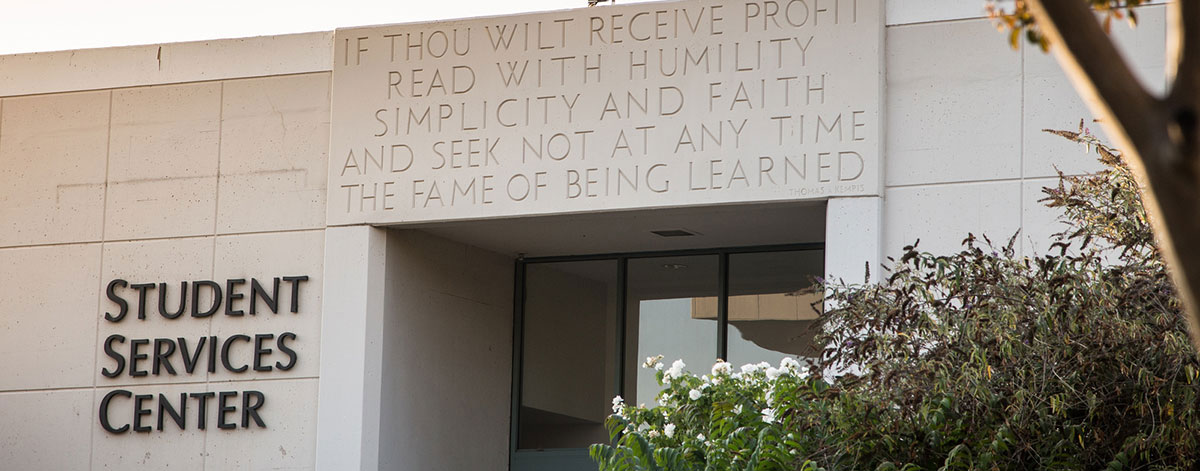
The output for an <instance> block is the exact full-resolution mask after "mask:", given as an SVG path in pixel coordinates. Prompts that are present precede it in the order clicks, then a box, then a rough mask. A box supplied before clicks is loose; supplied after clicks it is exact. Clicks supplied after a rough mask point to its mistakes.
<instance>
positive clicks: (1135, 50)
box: [1022, 5, 1167, 178]
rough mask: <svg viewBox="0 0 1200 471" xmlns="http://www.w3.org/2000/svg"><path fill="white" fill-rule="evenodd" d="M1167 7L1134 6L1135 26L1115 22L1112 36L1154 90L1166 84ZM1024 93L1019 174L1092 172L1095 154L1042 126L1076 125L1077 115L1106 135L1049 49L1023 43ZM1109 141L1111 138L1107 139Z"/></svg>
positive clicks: (1095, 166) (1074, 127) (1072, 127)
mask: <svg viewBox="0 0 1200 471" xmlns="http://www.w3.org/2000/svg"><path fill="white" fill-rule="evenodd" d="M1166 9H1167V7H1166V6H1164V5H1156V6H1150V7H1143V8H1140V9H1138V11H1139V13H1140V14H1141V16H1140V17H1139V24H1138V26H1137V28H1130V27H1129V25H1127V24H1124V23H1114V24H1113V27H1112V32H1113V34H1112V36H1113V37H1115V38H1116V42H1117V46H1118V48H1119V49H1120V50H1121V52H1122V53H1123V54H1124V55H1125V57H1126V60H1128V61H1130V63H1131V65H1132V68H1133V70H1134V72H1135V74H1136V75H1137V76H1138V78H1139V79H1141V81H1142V83H1143V84H1144V85H1145V86H1146V87H1147V88H1148V89H1150V90H1151V91H1152V92H1155V93H1162V92H1163V91H1164V89H1165V88H1166V75H1165V72H1164V70H1165V68H1166ZM1023 53H1024V56H1025V93H1024V109H1025V118H1024V119H1025V122H1024V124H1023V126H1022V127H1023V131H1024V136H1023V141H1024V144H1023V148H1024V154H1025V155H1024V167H1025V168H1024V176H1025V177H1026V178H1031V177H1049V176H1054V175H1056V174H1057V173H1056V170H1055V169H1058V170H1062V171H1063V172H1066V173H1068V174H1079V173H1083V172H1091V171H1095V170H1097V169H1099V168H1100V167H1101V166H1100V164H1099V163H1098V162H1096V159H1095V156H1094V155H1093V156H1089V155H1086V154H1083V152H1081V151H1079V150H1078V149H1080V147H1079V146H1077V145H1075V144H1072V143H1071V142H1070V141H1067V140H1065V139H1063V138H1061V137H1058V136H1054V135H1050V134H1047V133H1044V132H1042V129H1047V128H1048V129H1066V130H1069V131H1075V130H1077V129H1078V128H1079V121H1080V120H1081V119H1082V120H1084V121H1085V122H1084V125H1085V126H1086V127H1087V128H1088V129H1090V130H1091V132H1092V133H1093V134H1096V135H1097V136H1100V137H1101V139H1104V140H1106V141H1107V140H1108V138H1107V137H1105V136H1106V135H1105V133H1104V131H1103V130H1102V129H1101V126H1100V124H1099V123H1095V122H1093V120H1094V119H1095V117H1096V116H1095V115H1093V114H1092V112H1091V111H1090V110H1088V107H1087V106H1086V105H1085V104H1084V102H1083V100H1082V99H1081V98H1079V94H1078V93H1077V92H1076V91H1075V88H1074V87H1073V86H1072V85H1071V82H1070V80H1068V79H1067V76H1066V74H1064V73H1063V71H1062V68H1061V67H1060V66H1059V65H1058V62H1057V61H1056V60H1055V59H1054V57H1053V56H1052V55H1049V54H1043V53H1042V51H1041V50H1038V49H1037V48H1025V51H1024V52H1023ZM1108 142H1110V143H1111V141H1108Z"/></svg>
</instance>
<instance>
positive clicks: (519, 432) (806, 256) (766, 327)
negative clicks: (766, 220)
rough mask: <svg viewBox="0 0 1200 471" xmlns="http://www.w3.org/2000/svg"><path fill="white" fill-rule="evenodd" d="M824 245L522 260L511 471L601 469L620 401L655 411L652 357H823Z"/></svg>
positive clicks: (698, 364) (740, 360)
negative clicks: (819, 342) (590, 449)
mask: <svg viewBox="0 0 1200 471" xmlns="http://www.w3.org/2000/svg"><path fill="white" fill-rule="evenodd" d="M823 273H824V244H823V243H806V244H790V245H768V246H754V247H736V248H715V249H690V250H677V251H657V252H640V253H621V254H605V255H585V256H567V257H537V258H524V259H519V260H518V261H517V263H516V272H515V285H516V288H515V292H514V313H515V315H514V320H515V322H514V330H513V334H514V335H513V338H514V345H513V383H512V384H513V390H512V395H513V399H512V410H511V414H512V416H511V417H512V424H511V431H510V468H511V469H512V470H513V471H542V470H554V471H577V470H578V471H584V470H593V469H595V464H594V463H593V462H592V461H591V460H590V458H589V457H588V455H587V446H588V445H590V444H593V443H601V442H606V441H608V439H609V437H608V432H607V430H606V429H605V427H604V419H605V418H606V417H607V416H608V415H609V414H610V413H611V409H610V404H611V402H610V401H611V399H612V398H613V397H614V396H618V395H619V396H622V397H623V398H625V400H626V401H628V402H630V403H634V404H647V405H653V404H654V402H655V397H656V396H657V393H658V391H659V387H658V384H657V382H656V380H655V375H654V371H653V370H650V369H645V368H641V367H640V365H641V364H642V363H643V362H644V361H645V360H646V358H647V357H653V356H657V355H663V361H664V362H666V363H667V364H670V363H672V362H674V361H675V360H677V359H678V360H682V361H683V362H684V363H686V365H687V367H686V368H685V369H686V370H689V371H695V372H701V371H707V370H708V369H709V367H710V366H711V365H712V363H713V362H714V361H716V360H717V359H726V360H728V361H730V362H732V363H734V364H735V365H740V364H745V363H758V362H762V361H767V362H771V363H778V362H779V360H780V359H782V358H783V357H785V356H792V357H805V356H813V355H816V354H817V353H818V351H817V349H816V346H815V345H813V342H812V338H813V336H814V334H815V332H814V325H815V320H816V319H817V317H818V316H819V315H820V312H821V300H822V292H821V290H820V289H819V287H818V285H817V278H818V277H820V276H822V275H823Z"/></svg>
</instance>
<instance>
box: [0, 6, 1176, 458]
mask: <svg viewBox="0 0 1200 471" xmlns="http://www.w3.org/2000/svg"><path fill="white" fill-rule="evenodd" d="M979 11H980V8H979V5H976V4H975V3H972V2H961V1H958V0H945V1H936V2H931V1H928V0H888V1H886V2H884V1H881V0H821V1H814V0H791V1H782V0H780V1H747V2H723V1H715V0H706V1H700V2H663V3H647V4H635V5H619V6H609V7H598V8H588V9H577V10H566V11H561V12H550V13H538V14H529V15H515V16H511V17H496V18H480V19H469V20H452V21H446V22H435V23H422V24H410V25H387V26H375V27H362V28H347V29H341V30H338V31H335V32H319V33H307V34H297V35H284V36H273V37H259V38H247V39H227V40H216V41H205V42H196V43H177V44H162V45H150V46H132V47H121V48H111V49H96V50H79V51H63V52H49V53H36V54H21V55H11V56H0V182H2V183H3V185H2V186H0V267H3V269H2V270H0V365H2V366H3V368H2V371H3V372H4V374H3V375H0V418H3V420H0V444H2V446H0V462H2V463H4V465H3V466H2V467H4V468H5V469H30V470H40V469H163V468H168V467H169V468H172V469H175V468H182V469H280V468H283V469H312V468H318V469H398V470H504V469H512V470H517V471H519V470H530V469H564V470H569V469H576V467H581V466H580V465H579V463H581V462H583V463H584V465H586V460H585V459H583V458H582V457H581V454H580V452H579V448H580V446H581V444H583V443H588V442H591V441H595V440H596V437H597V436H602V435H597V431H598V430H600V429H599V428H598V427H599V424H600V423H601V422H602V421H603V416H604V413H605V411H606V410H607V409H608V401H609V399H611V398H612V396H614V395H617V394H622V395H624V396H625V397H626V398H627V399H629V400H630V401H634V400H636V401H639V402H648V401H652V400H653V392H654V390H653V384H652V383H653V379H652V378H649V377H647V376H646V375H645V374H644V373H640V372H639V370H638V368H637V365H638V364H639V363H641V360H642V359H643V358H644V357H645V356H647V355H655V354H664V355H667V357H668V361H670V360H672V359H673V358H672V357H680V358H684V359H687V360H688V363H689V364H690V365H697V366H703V365H704V362H708V361H712V360H713V359H715V358H718V357H721V358H727V359H729V360H731V361H733V362H748V361H758V360H763V359H766V360H776V359H778V358H779V357H780V356H781V355H803V354H804V352H805V351H806V350H805V349H806V348H811V345H807V344H806V343H805V341H804V340H803V333H804V332H805V329H806V328H807V327H808V326H809V325H810V321H811V319H812V318H813V317H814V316H815V315H816V312H815V311H814V309H815V310H816V311H819V309H820V307H819V302H817V303H815V304H814V303H813V300H814V299H819V293H816V292H814V291H812V290H811V289H810V288H811V287H812V278H813V277H824V278H828V279H845V280H848V281H852V282H861V281H863V280H868V281H870V280H876V279H878V276H879V273H880V268H879V267H880V266H881V264H884V263H885V262H886V258H887V257H888V256H890V255H894V254H896V253H898V252H899V251H900V249H901V247H903V246H905V245H908V244H911V243H913V242H915V241H916V240H917V239H920V247H921V248H922V249H924V250H929V251H934V252H944V251H951V250H954V249H956V248H957V247H958V245H959V242H960V241H961V240H962V239H963V238H964V237H965V236H966V234H967V233H968V232H972V233H975V234H986V235H988V236H990V237H991V238H992V239H993V240H1007V239H1008V238H1009V237H1010V236H1012V235H1013V234H1014V233H1016V231H1018V230H1020V231H1021V232H1020V233H1019V236H1018V237H1017V239H1016V244H1017V245H1016V246H1017V248H1018V251H1019V253H1023V254H1032V253H1036V252H1037V251H1039V250H1044V249H1046V248H1048V246H1049V242H1048V237H1049V235H1050V234H1052V233H1054V232H1056V231H1057V225H1056V223H1055V220H1054V218H1055V216H1056V214H1055V213H1054V212H1053V211H1051V210H1048V209H1047V208H1044V207H1042V206H1040V205H1039V204H1038V203H1037V200H1038V199H1039V198H1040V195H1041V192H1040V189H1041V188H1042V187H1043V186H1047V185H1052V184H1054V183H1055V182H1056V175H1057V172H1058V171H1060V170H1061V171H1062V172H1065V173H1068V174H1078V173H1082V172H1086V171H1089V170H1092V169H1094V168H1096V165H1097V164H1096V163H1095V162H1094V161H1093V160H1092V157H1090V156H1088V155H1086V154H1084V153H1083V152H1081V151H1080V150H1079V149H1077V148H1076V147H1074V145H1072V144H1070V143H1068V142H1066V141H1063V140H1061V139H1059V138H1056V137H1054V136H1050V135H1047V134H1045V133H1042V132H1041V130H1042V129H1044V128H1060V129H1062V128H1067V129H1070V128H1073V127H1075V126H1077V125H1078V122H1079V120H1080V119H1084V120H1085V122H1087V123H1090V114H1089V113H1088V112H1087V110H1086V108H1085V107H1084V105H1083V104H1082V103H1081V102H1080V100H1079V99H1078V98H1077V97H1076V95H1075V93H1074V91H1073V90H1072V89H1071V87H1070V84H1069V83H1068V81H1067V79H1066V78H1065V76H1064V75H1063V74H1062V73H1061V72H1060V70H1059V68H1058V66H1057V65H1056V64H1055V63H1054V61H1053V59H1052V58H1051V57H1049V56H1047V55H1044V54H1042V53H1041V52H1040V51H1037V50H1029V49H1023V50H1020V51H1014V50H1012V49H1010V48H1009V47H1008V45H1007V43H1006V41H1005V40H1004V37H1002V35H999V34H997V33H996V31H995V28H994V27H993V26H992V24H991V23H990V22H989V20H987V19H986V18H982V17H981V15H980V13H979ZM1140 13H1141V14H1140V25H1139V26H1138V28H1137V29H1135V30H1130V29H1128V28H1125V27H1123V26H1119V27H1116V28H1114V29H1115V31H1114V35H1115V36H1117V38H1118V40H1119V43H1120V44H1121V47H1122V49H1123V51H1124V52H1125V53H1126V54H1127V57H1128V58H1129V60H1130V61H1131V62H1132V63H1133V64H1134V66H1135V69H1136V71H1137V72H1138V74H1139V76H1140V78H1141V79H1142V80H1143V81H1144V82H1145V83H1146V84H1147V85H1148V86H1149V87H1150V88H1152V89H1156V90H1160V91H1161V90H1162V88H1163V87H1164V86H1165V78H1164V75H1163V69H1164V64H1165V52H1164V44H1165V36H1166V13H1165V7H1164V6H1163V5H1150V6H1146V7H1142V8H1141V11H1140ZM1097 132H1099V131H1097ZM865 267H869V268H870V270H869V273H867V272H866V271H865V270H864V268H865ZM813 296H816V298H814V297H813ZM639 386H640V387H639ZM634 398H636V399H634ZM601 439H602V438H601ZM581 460H582V461H581ZM582 468H583V469H586V466H582Z"/></svg>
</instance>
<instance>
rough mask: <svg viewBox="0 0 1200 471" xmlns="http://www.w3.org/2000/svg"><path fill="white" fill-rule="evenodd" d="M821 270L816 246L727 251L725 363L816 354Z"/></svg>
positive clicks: (776, 360)
mask: <svg viewBox="0 0 1200 471" xmlns="http://www.w3.org/2000/svg"><path fill="white" fill-rule="evenodd" d="M823 271H824V253H823V252H822V251H819V250H800V251H792V252H761V253H742V254H732V255H730V256H729V330H728V340H727V343H728V348H729V350H728V351H729V361H730V362H731V363H733V364H734V365H743V364H746V363H757V362H760V361H766V362H768V363H771V364H772V365H778V364H779V360H781V359H783V357H785V356H791V357H797V358H800V357H814V356H816V355H817V354H819V353H820V352H819V351H818V350H817V348H818V346H816V345H814V344H813V337H814V335H815V334H816V332H815V330H814V329H815V327H814V326H815V323H816V320H817V317H818V316H820V314H821V307H822V298H823V296H824V293H822V292H821V291H820V288H819V286H818V285H817V284H816V283H815V281H816V280H815V278H816V277H818V276H821V273H823Z"/></svg>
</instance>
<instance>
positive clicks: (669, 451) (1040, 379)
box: [591, 127, 1200, 471]
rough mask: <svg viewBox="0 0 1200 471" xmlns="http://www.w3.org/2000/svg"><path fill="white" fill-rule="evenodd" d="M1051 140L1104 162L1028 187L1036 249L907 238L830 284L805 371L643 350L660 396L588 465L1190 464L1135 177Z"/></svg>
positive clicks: (1192, 431) (1198, 434) (1192, 413)
mask: <svg viewBox="0 0 1200 471" xmlns="http://www.w3.org/2000/svg"><path fill="white" fill-rule="evenodd" d="M1055 133H1056V134H1059V135H1062V136H1064V137H1067V138H1069V139H1072V140H1075V141H1077V142H1082V143H1086V144H1087V145H1088V146H1089V147H1095V148H1096V149H1097V151H1098V153H1099V154H1100V160H1101V162H1103V163H1104V164H1105V165H1106V169H1105V170H1104V171H1102V172H1099V173H1097V174H1094V175H1089V176H1081V177H1071V176H1062V175H1060V177H1059V180H1060V181H1059V184H1058V186H1057V187H1056V188H1047V189H1045V190H1044V191H1045V193H1046V197H1045V198H1044V199H1043V201H1044V202H1046V203H1047V204H1048V205H1049V206H1051V207H1056V208H1061V209H1062V210H1063V211H1064V213H1065V216H1064V218H1063V222H1065V223H1066V224H1067V230H1066V231H1065V232H1063V233H1061V234H1059V235H1058V236H1056V238H1055V240H1054V241H1052V242H1053V246H1052V247H1051V248H1052V250H1051V254H1048V255H1042V256H1037V257H1020V256H1017V255H1016V253H1015V252H1016V250H1015V248H1014V242H1013V241H1012V240H1010V241H1009V242H1008V243H1007V244H1005V245H1000V246H995V245H994V244H993V243H992V242H990V241H988V240H986V239H984V240H979V239H977V238H976V237H974V236H968V237H967V238H966V240H965V241H964V242H963V249H962V250H961V251H960V252H958V253H956V254H953V255H947V256H935V255H931V254H928V253H922V252H919V251H918V249H917V247H916V246H915V245H914V246H912V247H908V248H906V253H905V254H904V256H903V257H902V258H901V259H900V260H898V261H893V262H894V266H893V267H892V270H891V275H890V278H889V279H888V283H886V284H883V285H879V286H872V285H868V286H845V285H838V286H829V287H828V289H829V290H830V292H831V293H832V294H831V295H830V297H829V298H828V299H827V300H826V306H827V307H834V306H836V309H828V313H827V314H825V316H824V317H823V318H822V323H823V325H822V334H821V338H820V339H819V342H820V343H819V345H827V346H829V347H828V348H826V350H825V351H824V352H823V354H822V355H821V357H820V358H817V359H813V360H810V361H809V362H808V363H809V364H808V365H807V366H806V367H805V366H801V365H800V364H799V363H797V362H794V361H792V362H788V361H786V360H785V363H784V364H782V365H779V366H778V367H776V366H774V365H765V364H764V365H746V366H743V367H741V368H739V369H736V370H735V369H734V367H733V366H732V365H729V364H727V363H723V362H718V363H717V365H715V366H714V367H713V369H712V371H710V372H708V374H705V375H702V376H697V375H694V374H690V373H687V372H684V371H683V367H684V365H683V364H682V362H676V363H675V364H673V365H672V366H671V367H670V368H663V366H662V365H661V363H659V361H658V359H653V358H652V359H648V366H649V367H656V368H659V372H658V377H659V379H660V381H661V383H662V384H663V386H664V388H663V391H662V393H661V394H660V396H659V402H660V403H661V404H662V405H661V406H656V407H645V406H632V405H626V404H624V403H623V402H620V401H618V400H614V408H613V410H614V414H613V415H612V416H611V417H610V418H609V420H608V423H607V425H608V427H609V430H610V432H611V433H612V437H613V442H612V443H611V444H599V445H593V446H592V448H591V454H592V457H593V458H594V459H595V460H596V461H597V462H598V463H599V466H600V469H601V470H602V471H610V470H613V471H615V470H663V471H684V470H695V471H700V470H757V471H769V470H804V471H810V470H811V471H816V470H823V469H824V470H935V469H936V470H943V469H945V470H950V469H964V470H1029V469H1089V470H1090V469H1110V470H1130V469H1137V470H1177V469H1178V470H1183V469H1196V468H1197V467H1198V466H1200V461H1198V458H1197V457H1198V456H1200V411H1198V409H1197V406H1198V403H1197V400H1198V397H1200V396H1198V394H1200V382H1198V381H1197V375H1198V374H1200V363H1198V362H1197V356H1196V354H1195V353H1194V351H1193V350H1192V348H1191V346H1190V344H1189V342H1188V336H1187V332H1186V323H1185V320H1184V318H1183V315H1182V312H1181V307H1180V303H1179V300H1178V299H1177V297H1176V295H1175V293H1174V291H1173V288H1172V285H1171V283H1170V281H1169V280H1168V278H1167V275H1166V272H1165V269H1164V266H1163V263H1162V261H1161V258H1160V256H1159V253H1158V250H1157V249H1156V248H1155V246H1154V241H1153V239H1152V236H1151V235H1150V234H1151V233H1150V229H1149V227H1148V225H1147V221H1146V214H1145V212H1144V211H1143V209H1142V206H1141V203H1140V201H1139V199H1138V195H1137V192H1136V186H1135V183H1134V181H1133V179H1132V177H1131V176H1130V173H1129V170H1128V169H1127V168H1126V167H1125V166H1124V165H1123V164H1122V163H1121V162H1120V159H1119V157H1118V156H1117V155H1115V153H1114V152H1113V151H1112V149H1110V148H1108V147H1105V146H1103V145H1100V144H1099V143H1097V142H1095V139H1094V138H1092V137H1091V136H1090V135H1088V134H1087V133H1086V132H1084V130H1083V129H1082V127H1081V130H1080V132H1079V133H1072V132H1062V131H1057V132H1055ZM1014 239H1016V237H1015V236H1014ZM839 372H840V374H839ZM847 372H850V373H847ZM827 379H829V380H831V381H830V382H827ZM618 399H619V398H618Z"/></svg>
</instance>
